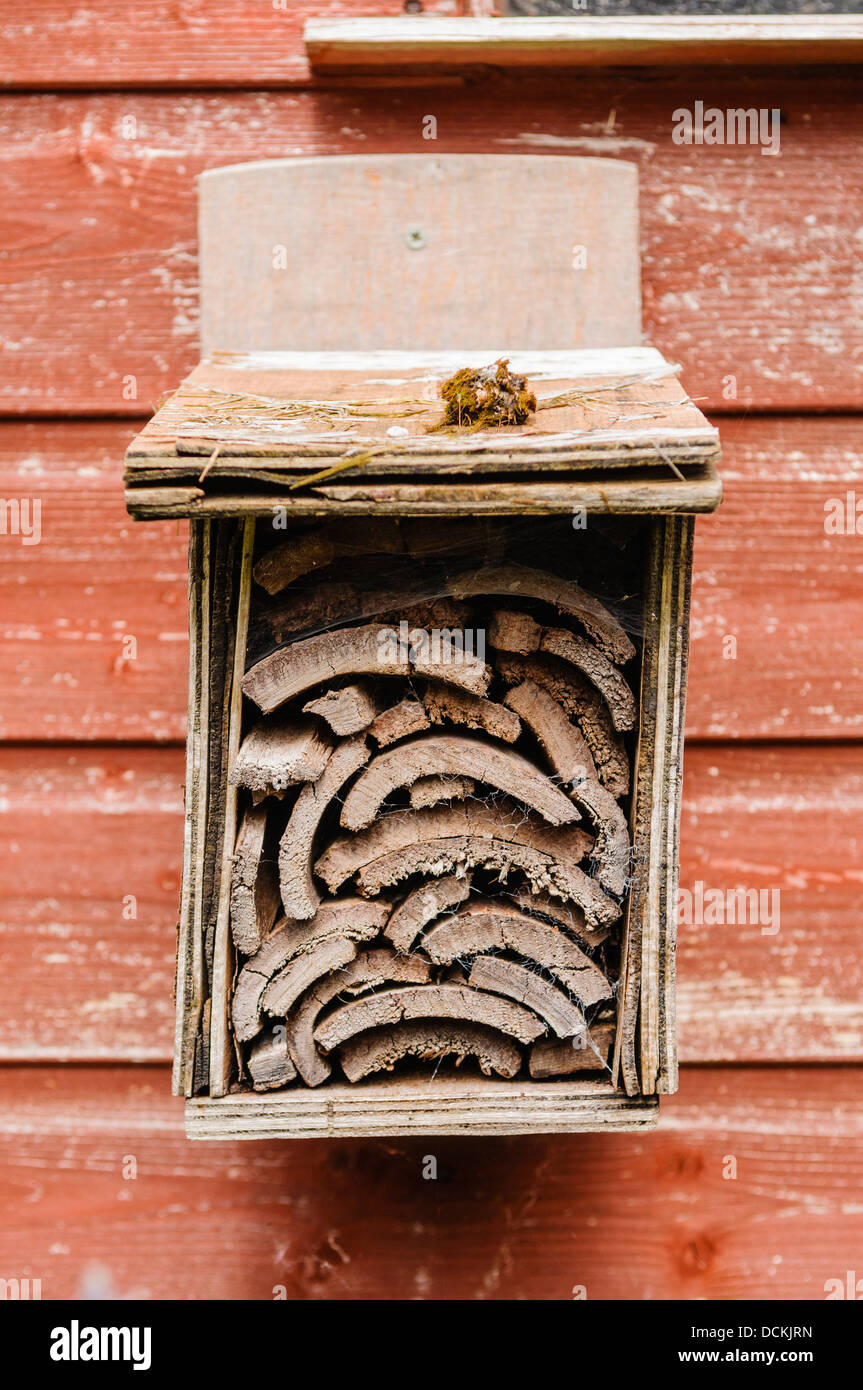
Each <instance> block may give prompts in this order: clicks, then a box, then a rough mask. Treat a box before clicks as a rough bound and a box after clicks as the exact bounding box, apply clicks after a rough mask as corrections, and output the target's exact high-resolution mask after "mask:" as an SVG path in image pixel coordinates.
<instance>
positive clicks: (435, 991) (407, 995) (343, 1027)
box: [314, 984, 545, 1052]
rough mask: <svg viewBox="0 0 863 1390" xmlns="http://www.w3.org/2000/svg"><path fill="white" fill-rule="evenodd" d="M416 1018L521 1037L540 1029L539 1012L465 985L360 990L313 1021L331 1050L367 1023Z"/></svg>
mask: <svg viewBox="0 0 863 1390" xmlns="http://www.w3.org/2000/svg"><path fill="white" fill-rule="evenodd" d="M420 1018H431V1019H434V1020H435V1021H437V1020H440V1019H457V1020H458V1021H459V1022H467V1023H479V1024H481V1025H482V1026H483V1027H485V1028H490V1029H492V1031H494V1032H497V1033H506V1034H507V1035H508V1036H509V1037H512V1038H515V1039H516V1041H517V1042H522V1043H529V1042H533V1041H534V1040H535V1039H536V1038H538V1037H539V1036H540V1034H542V1033H544V1032H545V1023H544V1022H543V1020H542V1019H541V1018H538V1017H537V1015H536V1014H535V1013H533V1012H532V1011H531V1010H530V1009H526V1008H525V1007H524V1005H522V1004H516V1003H513V1001H512V1000H510V999H504V998H503V997H502V996H498V995H494V994H482V993H480V992H479V991H478V990H474V989H468V988H467V987H466V986H465V985H450V984H445V985H406V986H405V987H404V988H403V989H386V990H382V991H381V992H380V993H377V994H369V995H361V996H360V998H359V999H354V1000H352V1001H351V1002H350V1003H349V1004H341V1005H340V1006H339V1008H337V1009H335V1010H333V1012H332V1013H330V1014H328V1016H327V1017H326V1018H325V1019H324V1021H323V1023H320V1024H318V1026H317V1028H316V1029H315V1035H314V1036H315V1042H316V1043H317V1045H318V1047H321V1048H323V1050H324V1051H325V1052H332V1051H333V1050H334V1049H335V1048H337V1047H340V1046H341V1045H342V1043H344V1042H347V1040H348V1039H349V1038H352V1037H355V1036H356V1034H357V1033H364V1032H365V1031H366V1030H367V1029H369V1028H381V1027H388V1026H392V1025H393V1024H396V1023H401V1022H403V1021H404V1022H406V1023H408V1022H411V1021H413V1020H416V1019H420Z"/></svg>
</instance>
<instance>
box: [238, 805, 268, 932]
mask: <svg viewBox="0 0 863 1390" xmlns="http://www.w3.org/2000/svg"><path fill="white" fill-rule="evenodd" d="M266 833H267V812H266V808H265V807H263V806H253V807H250V808H249V810H248V811H247V812H246V814H245V815H244V816H243V819H242V822H241V824H240V830H239V834H238V835H237V842H236V847H235V849H234V863H233V867H232V869H231V936H232V937H233V941H234V945H235V946H236V947H237V950H239V951H242V952H243V954H244V955H247V956H250V955H253V954H254V953H255V951H257V950H258V949H259V947H260V945H261V942H262V940H263V939H264V937H265V936H266V934H267V932H268V931H269V930H270V927H271V926H272V925H273V923H274V922H275V920H276V913H277V912H278V910H279V880H278V874H277V872H276V866H275V864H274V863H273V862H272V860H270V859H267V858H265V857H264V841H265V838H266Z"/></svg>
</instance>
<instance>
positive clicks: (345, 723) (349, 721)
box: [303, 681, 380, 738]
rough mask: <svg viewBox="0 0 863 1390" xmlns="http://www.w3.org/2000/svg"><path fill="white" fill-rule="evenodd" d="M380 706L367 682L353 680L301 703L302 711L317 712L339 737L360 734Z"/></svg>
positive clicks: (306, 712) (307, 712)
mask: <svg viewBox="0 0 863 1390" xmlns="http://www.w3.org/2000/svg"><path fill="white" fill-rule="evenodd" d="M379 708H380V705H379V702H378V699H377V697H376V696H375V692H374V688H373V687H372V686H371V685H370V684H369V682H368V681H356V682H354V683H353V684H352V685H346V686H343V687H342V689H341V690H328V691H326V693H325V694H324V695H319V696H318V698H317V699H316V700H309V702H308V703H307V704H305V705H303V713H304V714H316V715H318V717H319V718H320V719H323V720H324V721H325V722H326V723H327V724H329V726H330V728H331V729H332V731H333V733H334V734H336V735H337V737H339V738H349V737H350V736H351V734H359V733H362V731H363V730H364V729H367V728H368V727H369V725H370V724H371V723H372V721H373V720H374V719H375V717H376V715H377V713H378V710H379Z"/></svg>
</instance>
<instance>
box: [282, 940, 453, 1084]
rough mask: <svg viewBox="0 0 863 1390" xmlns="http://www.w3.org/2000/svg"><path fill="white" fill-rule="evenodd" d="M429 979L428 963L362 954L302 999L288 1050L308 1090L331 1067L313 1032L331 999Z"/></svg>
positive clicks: (386, 953) (384, 951) (387, 952)
mask: <svg viewBox="0 0 863 1390" xmlns="http://www.w3.org/2000/svg"><path fill="white" fill-rule="evenodd" d="M429 978H430V967H429V965H428V962H427V961H424V960H422V959H421V957H419V956H404V955H399V954H398V952H396V951H394V950H392V949H390V948H388V947H378V948H377V949H376V950H369V951H361V952H359V954H358V955H357V956H356V959H355V960H353V961H351V962H350V963H349V964H347V965H345V966H344V967H343V968H342V969H340V970H335V971H334V972H333V973H332V974H331V975H330V976H329V978H328V979H326V980H321V981H320V982H319V983H318V984H316V985H315V986H314V987H313V988H312V989H310V990H309V992H308V993H307V994H306V995H304V996H303V998H302V1000H301V1002H300V1005H299V1008H298V1009H297V1011H296V1013H295V1014H294V1015H293V1018H292V1020H291V1022H290V1025H289V1027H288V1030H287V1047H288V1051H289V1053H290V1056H291V1060H292V1061H293V1064H294V1066H295V1067H296V1069H297V1071H298V1072H299V1074H300V1076H302V1078H303V1080H304V1081H305V1082H306V1084H307V1085H308V1086H320V1085H321V1083H322V1082H324V1081H326V1079H327V1077H328V1076H329V1075H330V1074H331V1072H332V1066H331V1064H330V1062H329V1061H328V1059H327V1058H326V1057H324V1056H323V1055H322V1054H321V1053H320V1052H319V1051H318V1049H317V1047H316V1046H315V1039H314V1032H315V1028H316V1026H317V1022H318V1019H319V1017H320V1014H321V1010H322V1009H324V1008H326V1006H327V1005H328V1004H331V1003H332V1002H333V1000H334V999H340V998H341V997H342V996H343V995H345V996H351V995H357V994H361V993H363V991H365V990H369V989H375V990H378V989H382V988H383V987H384V986H385V985H392V984H425V983H426V982H427V981H428V979H429Z"/></svg>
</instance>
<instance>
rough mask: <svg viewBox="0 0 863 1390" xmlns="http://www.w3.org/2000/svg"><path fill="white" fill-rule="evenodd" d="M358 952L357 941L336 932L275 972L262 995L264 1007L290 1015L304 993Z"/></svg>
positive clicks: (281, 1015) (275, 1013) (276, 1014)
mask: <svg viewBox="0 0 863 1390" xmlns="http://www.w3.org/2000/svg"><path fill="white" fill-rule="evenodd" d="M356 954H357V946H356V942H355V941H349V940H348V939H347V937H344V936H335V937H330V938H329V939H328V940H326V941H321V942H320V943H319V944H317V945H315V946H312V947H310V948H309V949H308V950H304V951H301V952H300V953H299V954H298V955H296V956H294V959H293V960H291V961H288V964H287V965H285V966H283V968H282V969H281V970H280V971H279V972H278V974H277V975H274V976H273V978H272V979H271V980H270V982H269V984H268V985H267V987H266V989H265V990H264V992H263V994H262V995H261V1008H262V1009H263V1011H264V1013H267V1014H271V1015H272V1016H273V1017H274V1018H287V1017H288V1015H289V1014H290V1012H291V1009H292V1008H293V1007H294V1004H296V1002H297V1000H298V999H299V997H300V995H301V994H304V993H305V991H306V990H307V989H310V988H311V986H312V985H314V984H316V983H317V981H318V980H320V979H322V978H323V976H325V975H329V974H330V973H331V972H332V971H333V970H341V969H343V968H344V966H346V965H348V964H349V963H350V962H351V961H352V960H353V959H354V958H355V956H356Z"/></svg>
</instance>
